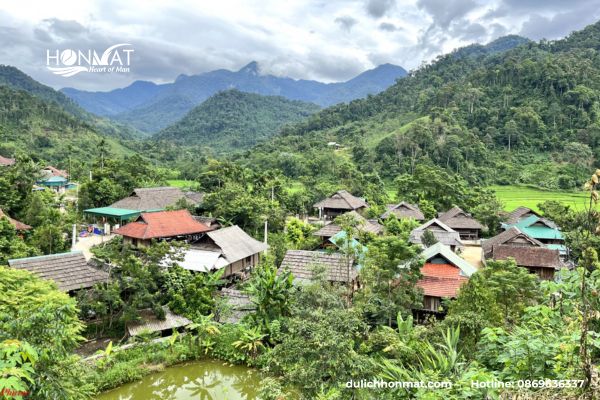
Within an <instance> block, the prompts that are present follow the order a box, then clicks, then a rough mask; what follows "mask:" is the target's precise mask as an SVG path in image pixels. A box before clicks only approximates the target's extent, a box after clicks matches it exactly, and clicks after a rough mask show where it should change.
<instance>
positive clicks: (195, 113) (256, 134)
mask: <svg viewBox="0 0 600 400" xmlns="http://www.w3.org/2000/svg"><path fill="white" fill-rule="evenodd" d="M318 110H319V106H317V105H315V104H310V103H305V102H301V101H297V100H288V99H285V98H283V97H281V96H262V95H259V94H254V93H244V92H240V91H239V90H235V89H232V90H226V91H222V92H219V93H217V94H215V95H214V96H212V97H210V98H209V99H208V100H206V101H204V102H203V103H202V104H200V105H199V106H196V107H195V108H193V109H192V110H191V111H190V112H189V113H188V114H187V115H186V116H185V117H184V118H183V119H181V120H180V121H179V122H177V123H176V124H174V125H171V126H170V127H168V128H166V129H164V130H162V131H160V132H159V133H157V134H156V135H155V136H154V139H155V140H167V141H169V142H174V143H177V144H183V145H197V146H206V147H211V148H212V149H213V150H215V151H216V152H224V151H228V152H230V151H236V150H245V149H248V148H250V147H251V146H253V145H254V144H256V143H257V142H259V141H261V140H264V139H266V138H269V137H271V136H273V135H275V134H276V133H278V132H279V129H280V128H281V127H282V126H283V125H285V124H289V123H293V122H298V121H301V120H304V119H306V118H307V117H308V116H309V115H311V114H313V113H315V112H317V111H318Z"/></svg>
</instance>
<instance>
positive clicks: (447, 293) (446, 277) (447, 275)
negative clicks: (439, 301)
mask: <svg viewBox="0 0 600 400" xmlns="http://www.w3.org/2000/svg"><path fill="white" fill-rule="evenodd" d="M421 274H422V275H423V277H422V278H421V279H420V280H419V282H417V286H419V287H420V288H421V289H423V293H424V294H425V296H432V297H456V295H457V294H458V289H460V287H461V285H462V284H463V283H465V282H466V281H468V280H469V278H467V277H465V276H462V275H460V269H459V268H457V267H455V266H454V265H450V264H432V263H426V264H425V265H423V267H422V268H421Z"/></svg>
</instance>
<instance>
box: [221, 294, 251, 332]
mask: <svg viewBox="0 0 600 400" xmlns="http://www.w3.org/2000/svg"><path fill="white" fill-rule="evenodd" d="M218 295H219V296H221V298H222V299H224V300H225V301H226V302H227V305H228V309H227V310H226V312H225V315H216V318H217V320H218V321H219V322H222V323H227V324H237V323H239V322H240V321H241V320H242V319H243V318H244V317H245V316H246V315H248V314H251V313H253V312H254V311H256V305H254V303H253V302H252V299H251V298H250V296H249V295H248V294H246V293H244V292H242V291H241V290H238V289H234V288H222V289H221V290H220V291H219V292H218Z"/></svg>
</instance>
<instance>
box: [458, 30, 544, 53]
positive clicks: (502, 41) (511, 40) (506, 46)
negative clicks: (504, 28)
mask: <svg viewBox="0 0 600 400" xmlns="http://www.w3.org/2000/svg"><path fill="white" fill-rule="evenodd" d="M527 43H533V42H532V41H531V40H529V39H527V38H525V37H523V36H519V35H507V36H502V37H500V38H498V39H496V40H494V41H492V42H490V43H488V44H472V45H469V46H465V47H461V48H460V49H457V50H455V51H454V52H453V53H452V54H453V55H454V56H455V57H476V56H482V55H490V54H496V53H502V52H504V51H507V50H510V49H514V48H515V47H518V46H521V45H524V44H527Z"/></svg>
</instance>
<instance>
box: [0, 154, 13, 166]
mask: <svg viewBox="0 0 600 400" xmlns="http://www.w3.org/2000/svg"><path fill="white" fill-rule="evenodd" d="M14 163H15V160H14V159H13V158H6V157H2V156H0V165H5V166H9V165H13V164H14Z"/></svg>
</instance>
